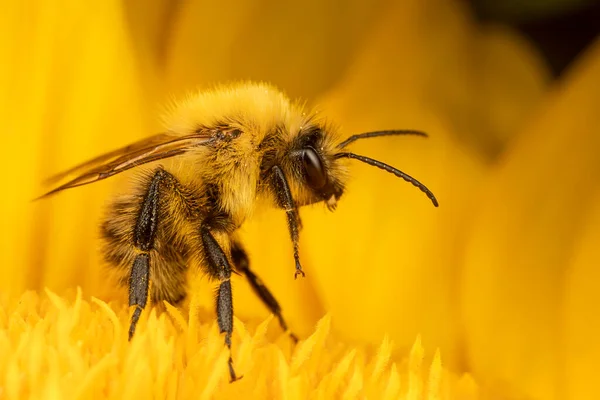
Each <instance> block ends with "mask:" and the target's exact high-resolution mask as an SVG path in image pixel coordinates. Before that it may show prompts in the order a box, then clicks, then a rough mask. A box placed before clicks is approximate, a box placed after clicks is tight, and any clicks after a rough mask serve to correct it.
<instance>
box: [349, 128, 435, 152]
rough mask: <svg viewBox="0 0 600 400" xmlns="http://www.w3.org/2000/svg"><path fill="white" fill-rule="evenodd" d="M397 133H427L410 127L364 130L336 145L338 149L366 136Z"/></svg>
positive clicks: (424, 135) (425, 135)
mask: <svg viewBox="0 0 600 400" xmlns="http://www.w3.org/2000/svg"><path fill="white" fill-rule="evenodd" d="M397 135H415V136H423V137H427V134H426V133H425V132H421V131H415V130H412V129H398V130H391V131H374V132H365V133H358V134H356V135H352V136H350V137H349V138H348V139H346V140H344V141H343V142H342V143H340V144H339V145H338V149H343V148H344V147H346V146H348V145H349V144H350V143H352V142H355V141H357V140H359V139H367V138H372V137H379V136H397Z"/></svg>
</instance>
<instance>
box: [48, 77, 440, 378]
mask: <svg viewBox="0 0 600 400" xmlns="http://www.w3.org/2000/svg"><path fill="white" fill-rule="evenodd" d="M165 125H166V131H165V132H164V133H160V134H157V135H154V136H151V137H148V138H146V139H143V140H140V141H138V142H135V143H133V144H130V145H128V146H125V147H122V148H120V149H117V150H115V151H112V152H109V153H106V154H103V155H101V156H99V157H96V158H94V159H92V160H90V161H87V162H85V163H83V164H80V165H77V166H75V167H74V168H71V169H70V170H68V171H65V172H63V173H61V174H59V175H57V176H55V177H54V178H52V179H53V181H54V182H55V186H54V188H53V189H52V190H50V191H48V192H47V193H46V194H44V195H43V196H41V197H47V196H50V195H52V194H55V193H58V192H61V191H63V190H66V189H71V188H74V187H78V186H82V185H87V184H90V183H94V182H98V181H100V180H103V179H106V178H109V177H112V176H114V175H117V174H120V173H121V172H124V171H127V170H129V169H132V168H138V167H140V166H141V165H144V164H147V163H152V162H156V161H159V160H165V159H169V158H170V159H174V160H177V161H179V162H178V163H173V165H172V167H171V168H165V167H163V166H156V167H155V168H154V169H152V170H149V171H146V172H144V173H143V174H141V175H140V176H139V177H138V179H137V182H136V185H135V186H134V189H132V192H131V193H128V194H125V195H123V196H121V197H118V198H116V199H115V200H114V201H113V202H112V203H111V204H110V206H109V207H108V210H107V213H106V216H105V219H104V221H103V223H102V225H101V236H102V239H103V252H104V257H105V259H106V261H107V263H108V264H109V265H110V266H111V267H112V268H113V269H114V270H115V272H116V273H117V275H118V277H119V280H120V282H121V283H122V284H123V285H125V286H128V288H129V306H130V307H133V308H134V309H133V312H132V315H131V322H130V328H129V339H130V340H131V338H132V337H133V335H134V333H135V329H136V325H137V323H138V320H139V318H140V315H141V313H142V310H143V309H144V308H145V307H146V304H147V302H148V297H149V296H150V297H151V300H152V301H153V302H155V303H158V302H162V301H165V300H166V301H168V302H169V303H171V304H177V303H179V302H181V301H182V300H183V299H184V297H185V296H186V273H187V271H188V267H189V266H190V265H200V266H201V269H202V270H203V272H205V273H206V274H207V275H208V276H209V277H210V278H211V279H213V280H215V281H217V282H218V289H217V294H216V314H217V323H218V326H219V330H220V332H221V334H223V333H224V334H225V335H224V339H225V345H226V346H227V347H228V348H229V349H231V334H232V331H233V306H232V292H231V282H230V278H231V274H232V273H238V274H240V275H244V276H245V277H246V278H247V280H248V282H249V284H250V286H251V287H252V289H253V291H254V292H255V293H256V295H257V296H258V297H259V298H260V299H261V300H262V302H263V303H264V304H265V305H266V306H267V308H268V309H269V310H270V311H271V312H272V313H273V314H274V315H275V316H276V317H277V319H278V321H279V324H280V325H281V327H282V329H283V330H284V331H286V332H288V326H287V324H286V322H285V320H284V318H283V316H282V313H281V307H280V305H279V303H278V302H277V300H276V299H275V297H274V296H273V295H272V294H271V292H270V291H269V289H267V287H266V286H265V284H264V283H263V281H262V280H261V279H260V278H258V276H257V275H256V274H255V273H254V272H253V271H252V270H251V269H250V262H249V258H248V255H247V253H246V251H245V250H244V247H243V246H242V243H241V242H240V239H239V237H238V235H237V231H238V229H239V228H240V226H241V225H242V224H243V223H244V221H246V219H248V218H249V216H250V215H251V214H252V212H253V210H254V208H255V207H256V205H257V204H258V202H259V200H261V199H266V200H268V201H271V202H272V203H273V204H274V205H275V206H276V207H278V208H279V209H282V210H283V211H285V214H286V217H287V226H288V230H289V235H290V239H291V242H292V245H293V257H294V262H295V273H294V277H295V278H297V277H298V276H304V275H305V274H304V271H303V269H302V265H301V263H300V257H299V253H298V236H299V231H300V227H301V222H300V215H299V213H298V209H299V208H300V207H302V206H305V205H309V204H314V203H320V202H321V203H324V204H325V205H326V206H327V207H328V208H329V209H330V210H334V209H335V207H336V204H337V202H338V201H339V199H340V197H341V196H342V194H343V193H344V184H345V181H346V178H347V169H346V167H347V166H346V164H345V161H344V160H345V159H352V160H357V161H360V162H363V163H366V164H368V165H371V166H374V167H377V168H380V169H382V170H384V171H387V172H390V173H392V174H394V175H396V176H397V177H399V178H402V179H404V180H405V181H407V182H409V183H411V184H413V185H414V186H416V187H417V188H419V189H420V190H421V191H422V192H424V193H425V194H426V195H427V197H429V199H430V200H431V201H432V203H433V205H434V206H436V207H437V206H438V202H437V200H436V198H435V196H434V195H433V193H432V192H431V191H430V190H429V189H427V187H425V185H423V184H422V183H420V182H419V181H417V180H416V179H414V178H413V177H411V176H409V175H407V174H406V173H404V172H402V171H400V170H398V169H396V168H394V167H392V166H390V165H387V164H384V163H383V162H380V161H377V160H374V159H372V158H369V157H366V156H362V155H358V154H356V153H352V152H349V151H347V150H346V148H347V147H348V146H349V145H350V144H352V143H354V142H355V141H357V140H362V139H366V138H375V137H380V136H393V135H407V134H410V135H418V136H426V134H425V133H423V132H420V131H416V130H387V131H376V132H366V133H360V134H355V135H352V136H350V137H348V138H347V139H345V140H341V139H340V138H339V136H338V134H337V129H336V128H335V127H334V126H333V125H331V124H329V123H328V122H327V121H326V120H324V119H323V118H321V117H320V116H319V115H318V113H316V112H306V111H305V110H304V105H303V104H302V103H300V102H297V101H296V102H292V101H290V100H289V99H288V98H287V97H286V96H285V95H284V94H283V93H282V92H280V91H279V90H278V89H276V88H275V87H273V86H271V85H268V84H265V83H237V84H231V85H223V86H217V87H215V88H214V89H212V90H209V91H204V92H198V93H194V94H191V95H189V96H188V97H187V98H185V99H184V100H183V101H182V102H181V103H178V104H176V105H175V106H173V107H172V110H171V112H170V113H169V114H168V116H167V117H166V118H165ZM194 263H195V264H194ZM150 282H152V285H151V286H150ZM290 335H291V337H292V338H293V339H294V341H297V337H296V336H295V335H293V334H292V333H290ZM228 365H229V373H230V377H231V380H232V381H235V380H236V379H237V376H236V373H235V371H234V368H233V362H232V359H231V356H230V357H229V362H228Z"/></svg>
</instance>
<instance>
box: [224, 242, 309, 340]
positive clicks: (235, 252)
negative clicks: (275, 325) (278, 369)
mask: <svg viewBox="0 0 600 400" xmlns="http://www.w3.org/2000/svg"><path fill="white" fill-rule="evenodd" d="M231 260H232V261H233V265H234V266H235V268H236V270H238V271H239V272H241V273H243V274H244V275H245V276H246V278H248V282H249V283H250V286H251V287H252V290H253V291H254V293H256V295H257V296H258V297H259V298H260V299H261V301H262V302H263V303H264V304H265V305H266V306H267V308H268V309H269V310H270V311H271V312H272V313H273V314H275V316H276V317H277V319H278V320H279V325H281V328H282V329H283V331H284V332H289V335H290V337H291V338H292V340H293V341H294V343H298V337H297V336H296V335H295V334H294V333H293V332H291V331H290V330H289V329H288V325H287V323H286V322H285V320H284V319H283V315H282V313H281V306H280V305H279V303H278V302H277V299H275V296H273V294H272V293H271V291H270V290H269V289H268V288H267V287H266V286H265V284H264V283H263V281H262V279H260V278H259V277H258V276H257V275H256V274H255V273H254V272H252V270H251V269H250V259H249V258H248V254H247V253H246V251H245V250H244V248H243V247H242V244H241V243H240V242H238V241H233V242H232V244H231Z"/></svg>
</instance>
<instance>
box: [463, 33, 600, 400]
mask: <svg viewBox="0 0 600 400" xmlns="http://www.w3.org/2000/svg"><path fill="white" fill-rule="evenodd" d="M598 87H600V43H596V44H595V45H594V46H593V48H591V49H590V50H589V52H588V53H587V54H586V55H585V57H584V58H583V59H582V60H581V61H580V63H578V65H577V66H575V67H574V68H573V69H572V70H571V71H570V73H569V75H568V76H567V77H565V79H564V80H562V81H561V82H560V84H559V85H558V86H557V87H556V89H555V91H554V93H553V94H552V96H551V97H550V98H549V99H548V101H547V103H546V104H545V106H544V107H543V108H542V109H541V110H540V111H539V112H538V113H537V114H536V118H534V119H533V120H532V121H531V123H530V124H528V126H527V127H526V129H525V131H524V132H523V133H522V135H521V136H520V137H519V139H518V140H516V141H515V142H514V143H513V145H512V146H511V147H510V149H509V150H508V152H507V154H506V156H505V157H504V158H503V160H502V162H501V163H500V164H499V165H498V168H497V170H496V171H494V173H493V176H492V177H491V179H490V182H489V186H488V188H487V190H486V193H485V195H484V196H483V197H482V198H481V210H480V212H479V213H478V215H477V219H476V223H475V225H474V229H473V232H472V233H471V236H470V239H469V242H468V249H467V254H466V265H465V275H464V280H463V283H462V284H463V288H464V291H463V293H462V294H463V310H464V314H465V316H466V319H465V322H466V332H467V340H466V343H467V346H468V354H469V361H470V364H469V365H470V366H471V367H472V368H473V370H474V372H475V373H477V374H479V375H482V376H487V377H488V378H489V379H493V380H496V381H498V382H500V384H501V385H504V386H513V387H515V388H516V389H517V390H518V391H519V392H522V393H524V394H525V395H528V396H531V397H533V398H540V399H559V398H560V399H564V398H566V397H564V392H563V391H564V386H563V382H564V379H565V376H564V374H565V370H564V364H563V354H562V352H563V350H562V349H563V346H564V345H565V340H566V339H567V338H566V337H565V336H564V335H563V329H564V317H563V311H565V309H564V307H565V306H564V303H563V301H564V299H565V288H566V287H565V278H566V276H567V275H566V274H567V272H568V267H569V265H570V261H571V257H572V255H573V251H574V249H576V248H578V244H577V243H578V240H579V235H580V234H581V231H582V229H583V226H584V223H585V222H586V220H587V219H588V218H589V217H588V216H589V215H590V214H589V213H590V212H591V208H592V206H593V205H594V200H595V199H596V197H594V196H593V195H592V193H593V192H591V190H592V189H593V188H594V187H596V186H597V182H598V180H599V179H600V158H599V157H598V149H599V148H600V135H598V131H599V129H600V123H599V122H598V121H599V120H598V104H600V92H599V91H598V90H597V88H598ZM580 262H581V261H580ZM586 262H590V263H594V259H593V258H591V259H589V260H587V261H586ZM580 265H581V264H580ZM594 265H595V264H594ZM579 268H582V267H581V266H580V267H579ZM575 279H577V278H575ZM586 279H593V278H592V277H588V278H586ZM568 282H569V281H568ZM577 282H579V284H581V283H583V281H582V280H581V279H578V280H577ZM573 284H574V282H573V281H571V282H569V285H573ZM574 290H575V288H574V287H573V286H570V287H569V293H570V297H569V301H575V302H579V303H578V304H579V306H582V304H581V302H580V300H578V297H577V296H576V297H572V296H573V295H572V293H573V292H574ZM574 308H575V309H576V307H573V308H571V309H569V310H568V312H574V311H575V310H574ZM571 329H573V327H572V326H571ZM571 335H573V336H571V337H573V338H576V337H577V335H578V333H577V332H576V331H572V332H571ZM570 346H571V344H568V346H567V348H569V347H570ZM570 374H571V372H569V375H570ZM575 398H577V397H575Z"/></svg>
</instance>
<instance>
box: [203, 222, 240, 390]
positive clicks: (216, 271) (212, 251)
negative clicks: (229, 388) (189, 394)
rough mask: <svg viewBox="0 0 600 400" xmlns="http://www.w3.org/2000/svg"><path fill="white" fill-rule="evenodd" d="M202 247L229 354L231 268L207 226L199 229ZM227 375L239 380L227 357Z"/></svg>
mask: <svg viewBox="0 0 600 400" xmlns="http://www.w3.org/2000/svg"><path fill="white" fill-rule="evenodd" d="M200 231H201V236H202V246H203V247H204V254H205V256H206V261H207V263H208V272H209V274H210V275H211V276H213V277H214V278H217V279H219V282H220V284H219V290H218V292H217V323H218V324H219V331H220V332H221V333H225V344H226V345H227V347H228V348H229V350H230V352H231V333H232V332H233V300H232V296H231V281H230V279H231V266H230V265H229V260H228V259H227V256H226V255H225V253H224V252H223V249H222V248H221V246H220V245H219V243H218V242H217V240H216V239H215V237H214V236H213V234H212V233H211V231H210V229H209V228H208V227H207V225H204V226H202V228H201V229H200ZM228 365H229V375H230V377H231V381H232V382H233V381H235V380H237V379H239V378H238V377H237V376H236V375H235V371H234V369H233V359H232V358H231V354H230V355H229V362H228Z"/></svg>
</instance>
